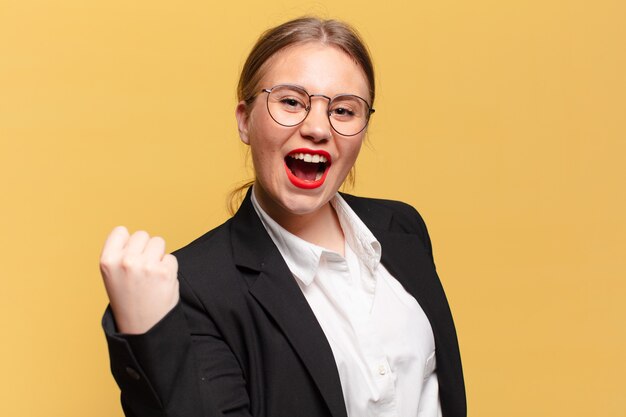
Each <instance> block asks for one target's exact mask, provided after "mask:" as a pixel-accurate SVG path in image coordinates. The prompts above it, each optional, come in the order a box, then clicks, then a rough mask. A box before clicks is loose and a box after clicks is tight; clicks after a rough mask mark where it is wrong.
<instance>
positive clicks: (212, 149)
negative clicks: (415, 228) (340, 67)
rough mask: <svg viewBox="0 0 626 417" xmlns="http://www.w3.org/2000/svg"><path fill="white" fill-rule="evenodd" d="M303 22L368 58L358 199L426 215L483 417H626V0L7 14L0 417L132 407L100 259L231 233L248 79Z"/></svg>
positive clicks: (85, 7)
mask: <svg viewBox="0 0 626 417" xmlns="http://www.w3.org/2000/svg"><path fill="white" fill-rule="evenodd" d="M306 13H315V14H318V15H321V16H326V17H336V18H340V19H346V20H348V21H349V22H351V23H353V24H354V25H355V26H356V27H357V28H358V29H359V30H360V31H361V32H362V34H363V36H364V38H365V39H366V41H367V42H368V44H369V46H370V48H371V51H372V53H373V56H374V60H375V65H376V69H377V75H378V81H377V88H378V91H377V93H378V96H377V101H376V103H375V107H376V110H377V111H376V114H375V115H374V116H373V118H372V123H371V127H370V130H369V134H368V143H367V145H366V146H365V147H364V149H363V151H362V155H361V157H360V160H359V162H358V165H357V185H356V187H355V188H354V189H353V190H352V192H353V193H355V194H359V195H365V196H370V197H382V198H392V199H398V200H404V201H406V202H409V203H411V204H413V205H414V206H415V207H416V208H417V209H418V210H419V211H420V212H421V213H422V214H423V216H424V218H425V219H426V222H427V224H428V226H429V229H430V232H431V236H432V239H433V243H434V249H435V259H436V262H437V266H438V271H439V273H440V276H441V279H442V281H443V283H444V286H445V288H446V291H447V294H448V297H449V300H450V303H451V305H452V309H453V313H454V316H455V319H456V324H457V328H458V334H459V339H460V343H461V352H462V357H463V364H464V369H465V376H466V382H467V394H468V402H469V410H470V416H472V417H488V416H507V417H522V416H523V417H526V416H536V417H542V416H568V417H583V416H585V417H587V416H604V417H618V416H623V415H624V410H625V409H626V396H625V395H624V391H625V390H624V387H625V384H624V374H625V373H626V361H625V360H624V358H623V354H624V352H625V351H626V331H625V328H626V326H625V325H624V323H625V321H626V298H625V289H626V282H625V278H626V255H625V252H626V238H625V236H626V221H625V220H624V217H625V215H624V213H625V212H626V198H625V196H626V192H625V191H624V188H625V184H624V183H625V180H626V168H625V165H626V160H625V159H626V158H625V152H626V127H625V115H626V104H625V103H626V99H625V97H626V76H625V74H626V47H625V41H626V24H624V22H625V21H626V3H624V2H623V1H622V0H613V1H611V0H598V1H565V0H562V1H559V0H542V1H539V0H532V1H521V0H518V1H489V0H473V1H449V0H440V1H418V2H409V1H393V0H390V1H382V2H365V1H362V0H361V1H352V0H345V1H340V2H337V1H319V2H287V1H278V0H267V1H263V2H256V1H255V2H253V1H231V2H211V1H198V0H192V1H184V2H172V1H154V0H151V1H146V0H140V1H120V0H109V1H85V0H73V1H70V0H64V1H34V0H20V1H7V0H4V1H2V2H1V4H0V186H1V189H0V192H1V194H0V195H1V200H0V210H1V212H0V235H1V237H2V238H1V240H0V271H1V272H0V274H1V276H2V280H1V284H0V285H1V291H0V308H1V309H2V311H1V314H0V328H1V329H2V335H3V336H2V343H0V358H1V359H0V361H1V362H0V369H2V378H1V382H0V393H1V394H2V397H3V399H2V401H0V415H2V416H46V417H56V416H62V417H84V416H90V417H105V416H106V417H111V416H121V415H122V412H121V408H120V405H119V391H118V389H117V387H116V385H115V383H114V381H113V378H112V377H111V375H110V373H109V369H108V366H109V365H108V356H107V352H106V345H105V339H104V336H103V334H102V331H101V329H100V324H99V322H100V317H101V314H102V312H103V310H104V308H105V306H106V303H107V299H106V295H105V292H104V288H103V285H102V283H101V279H100V277H99V272H98V257H99V252H100V249H101V246H102V243H103V242H104V239H105V237H106V235H107V234H108V232H109V231H110V229H111V228H113V227H114V226H115V225H118V224H124V225H126V226H128V227H129V228H131V229H133V230H136V229H146V230H148V231H149V232H150V233H152V234H157V235H161V236H163V237H165V239H166V240H167V242H168V245H169V246H168V247H169V248H170V249H171V250H173V249H175V248H177V247H180V246H182V245H184V244H186V243H187V242H189V241H191V240H192V239H194V238H195V237H197V236H199V235H200V234H202V233H204V232H205V231H206V230H208V229H210V228H212V227H214V226H216V225H218V224H220V223H221V222H222V221H224V220H225V219H226V218H227V217H228V214H227V212H226V209H225V207H226V198H227V195H228V192H229V191H230V190H231V189H232V188H233V187H234V186H236V185H237V184H238V183H239V181H242V180H244V179H246V178H248V177H249V175H250V170H249V167H247V163H246V158H245V153H246V152H245V148H244V146H243V145H242V144H241V143H240V142H239V138H238V136H237V129H236V124H235V118H234V109H235V105H236V99H235V87H236V82H237V77H238V72H239V70H240V69H241V66H242V65H243V62H244V60H245V57H246V55H247V53H248V51H249V49H250V48H251V46H252V44H253V43H254V41H255V40H256V38H257V36H258V35H259V34H260V32H261V31H262V30H264V29H266V28H268V27H270V26H272V25H275V24H278V23H280V22H282V21H284V20H286V19H289V18H292V17H295V16H298V15H301V14H306ZM383 250H384V248H383Z"/></svg>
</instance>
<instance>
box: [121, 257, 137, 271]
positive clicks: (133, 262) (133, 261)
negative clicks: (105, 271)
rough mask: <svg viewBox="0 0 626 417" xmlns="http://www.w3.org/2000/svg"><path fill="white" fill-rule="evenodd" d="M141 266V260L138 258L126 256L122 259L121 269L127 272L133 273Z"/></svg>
mask: <svg viewBox="0 0 626 417" xmlns="http://www.w3.org/2000/svg"><path fill="white" fill-rule="evenodd" d="M138 266H139V259H137V257H136V256H131V255H126V256H124V257H123V258H122V262H121V267H122V269H123V270H125V271H133V270H135V269H137V267H138Z"/></svg>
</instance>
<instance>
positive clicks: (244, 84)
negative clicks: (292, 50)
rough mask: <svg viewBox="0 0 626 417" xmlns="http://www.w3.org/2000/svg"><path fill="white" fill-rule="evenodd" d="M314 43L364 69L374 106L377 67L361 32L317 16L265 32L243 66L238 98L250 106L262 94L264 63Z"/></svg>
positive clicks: (303, 18) (341, 23)
mask: <svg viewBox="0 0 626 417" xmlns="http://www.w3.org/2000/svg"><path fill="white" fill-rule="evenodd" d="M310 42H319V43H322V44H324V45H329V46H334V47H337V48H339V49H341V50H342V51H343V52H345V53H346V54H347V55H348V56H350V57H351V58H352V59H353V60H354V61H355V62H356V63H357V64H358V65H359V66H360V67H361V68H362V69H363V72H364V73H365V77H366V78H367V83H368V84H369V86H368V87H369V93H370V98H371V103H370V106H373V103H374V91H375V82H374V66H373V65H372V59H371V58H370V54H369V51H368V50H367V46H365V43H364V42H363V40H362V39H361V37H360V35H359V34H358V32H357V31H356V30H355V29H354V28H353V27H352V26H350V25H348V24H347V23H345V22H341V21H338V20H325V19H320V18H317V17H300V18H297V19H294V20H290V21H288V22H285V23H283V24H281V25H279V26H276V27H274V28H271V29H269V30H267V31H265V32H264V33H263V34H262V35H261V36H260V37H259V40H258V41H257V42H256V44H255V45H254V47H253V48H252V51H250V54H249V55H248V59H247V60H246V63H245V64H244V66H243V69H242V71H241V76H240V77H239V84H238V86H237V98H238V99H239V101H246V102H247V103H248V104H249V103H251V102H252V100H254V96H255V94H256V93H258V91H257V89H258V87H259V81H260V80H261V78H262V77H263V74H264V72H265V70H266V68H265V67H264V64H265V63H266V62H267V60H268V59H270V58H271V57H272V56H274V54H276V53H277V52H279V51H282V50H283V49H285V48H288V47H290V46H294V45H300V44H304V43H310Z"/></svg>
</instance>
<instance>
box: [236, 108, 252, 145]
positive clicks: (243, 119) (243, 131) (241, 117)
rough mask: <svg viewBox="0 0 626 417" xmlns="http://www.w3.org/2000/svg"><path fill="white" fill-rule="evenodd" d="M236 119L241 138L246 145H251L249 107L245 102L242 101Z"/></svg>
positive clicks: (237, 109)
mask: <svg viewBox="0 0 626 417" xmlns="http://www.w3.org/2000/svg"><path fill="white" fill-rule="evenodd" d="M235 117H236V118H237V128H238V129H239V138H240V139H241V141H242V142H243V143H245V144H246V145H250V139H249V137H248V119H249V114H248V105H247V104H246V102H245V101H240V102H239V104H237V108H236V109H235Z"/></svg>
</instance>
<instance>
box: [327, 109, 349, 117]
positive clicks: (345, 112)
mask: <svg viewBox="0 0 626 417" xmlns="http://www.w3.org/2000/svg"><path fill="white" fill-rule="evenodd" d="M331 113H332V114H334V115H336V116H341V117H353V116H354V112H353V111H352V110H350V109H347V108H345V107H337V108H334V109H331Z"/></svg>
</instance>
